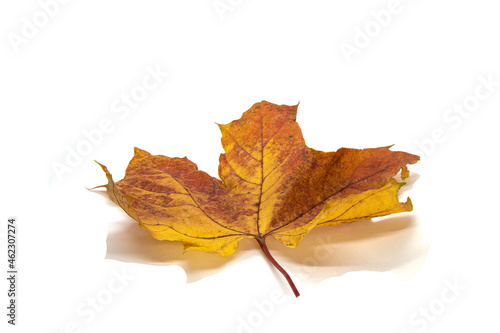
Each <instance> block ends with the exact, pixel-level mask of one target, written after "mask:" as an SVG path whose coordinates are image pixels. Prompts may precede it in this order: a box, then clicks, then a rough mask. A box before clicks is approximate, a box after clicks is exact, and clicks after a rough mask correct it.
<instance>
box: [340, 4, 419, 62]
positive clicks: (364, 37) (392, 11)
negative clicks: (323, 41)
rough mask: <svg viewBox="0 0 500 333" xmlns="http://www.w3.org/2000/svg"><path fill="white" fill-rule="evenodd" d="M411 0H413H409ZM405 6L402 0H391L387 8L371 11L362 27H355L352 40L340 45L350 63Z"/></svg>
mask: <svg viewBox="0 0 500 333" xmlns="http://www.w3.org/2000/svg"><path fill="white" fill-rule="evenodd" d="M409 1H411V0H409ZM403 9H404V7H403V5H402V4H401V1H400V0H390V1H389V2H388V3H387V6H386V8H385V9H380V10H378V11H375V10H372V11H371V12H370V18H371V19H370V20H369V21H367V22H366V23H365V24H364V26H363V27H362V28H360V27H359V26H355V27H354V36H353V37H352V42H350V43H348V42H345V41H342V42H340V44H339V47H340V50H341V51H342V54H343V55H344V58H345V60H346V61H347V63H348V64H350V63H351V62H352V57H353V56H354V55H359V54H360V53H361V51H362V50H364V49H365V48H367V47H368V46H369V45H370V44H371V42H372V40H373V39H374V38H376V37H378V35H380V33H381V32H382V31H383V29H385V28H387V27H388V26H389V25H390V24H391V22H392V21H393V18H394V17H395V16H396V15H398V14H400V13H401V12H402V11H403Z"/></svg>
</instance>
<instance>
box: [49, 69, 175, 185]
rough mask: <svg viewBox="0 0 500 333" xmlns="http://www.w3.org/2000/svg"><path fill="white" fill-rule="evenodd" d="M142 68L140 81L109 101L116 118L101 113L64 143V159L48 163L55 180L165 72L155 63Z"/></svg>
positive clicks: (101, 139) (79, 160)
mask: <svg viewBox="0 0 500 333" xmlns="http://www.w3.org/2000/svg"><path fill="white" fill-rule="evenodd" d="M145 71H146V75H144V77H143V79H142V81H141V83H139V84H136V85H134V86H133V87H132V88H131V89H130V91H129V92H128V93H122V94H121V95H120V97H117V98H115V99H114V100H113V102H112V103H111V105H110V109H111V112H113V113H115V114H116V115H117V118H118V119H115V120H113V117H103V118H102V119H100V120H99V121H98V122H97V125H96V126H95V127H94V128H91V129H84V130H82V136H83V138H81V139H80V140H79V141H78V142H77V143H76V144H74V145H72V146H69V145H68V146H66V150H67V153H66V157H65V158H64V160H61V161H53V162H52V163H51V168H52V171H53V172H54V176H56V177H57V179H58V180H59V181H63V179H64V177H65V175H66V174H69V173H71V172H73V170H74V169H75V168H76V167H78V166H79V165H80V164H81V163H82V162H83V161H84V158H85V157H87V156H89V155H90V154H91V153H92V152H93V150H94V148H95V147H97V146H100V145H101V144H102V143H103V142H104V138H105V136H106V135H108V134H110V133H112V132H113V131H114V129H115V126H116V125H117V124H118V123H119V121H120V120H121V121H123V120H125V119H126V118H128V117H129V116H130V114H131V112H132V110H135V109H137V108H138V107H139V106H140V105H141V102H144V100H146V98H147V97H148V96H149V94H150V93H151V92H152V91H153V90H155V89H157V88H158V87H159V86H160V85H161V84H162V83H163V82H164V80H165V78H166V77H167V76H168V72H164V71H162V69H161V68H160V66H159V65H156V67H155V68H152V67H151V66H146V68H145ZM115 118H116V117H115Z"/></svg>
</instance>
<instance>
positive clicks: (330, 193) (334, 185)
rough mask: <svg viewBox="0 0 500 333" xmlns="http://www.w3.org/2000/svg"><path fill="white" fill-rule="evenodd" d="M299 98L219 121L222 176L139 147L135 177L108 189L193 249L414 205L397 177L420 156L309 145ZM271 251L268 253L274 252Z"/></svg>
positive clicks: (131, 171) (284, 235)
mask: <svg viewBox="0 0 500 333" xmlns="http://www.w3.org/2000/svg"><path fill="white" fill-rule="evenodd" d="M296 113H297V106H286V105H275V104H272V103H268V102H261V103H256V104H254V105H253V106H252V107H251V108H250V109H249V110H248V111H246V112H245V113H243V115H242V117H241V118H240V119H238V120H235V121H233V122H231V123H229V124H227V125H219V128H220V130H221V132H222V140H221V141H222V146H223V148H224V151H225V153H224V154H221V155H220V158H219V177H220V179H217V178H214V177H211V176H210V175H208V174H207V173H205V172H203V171H200V170H198V168H197V166H196V164H194V163H193V162H191V161H190V160H188V159H187V158H170V157H166V156H162V155H151V154H149V153H148V152H146V151H144V150H141V149H138V148H135V155H134V157H133V158H132V160H131V161H130V164H129V165H128V167H127V170H126V175H125V178H124V179H122V180H120V181H118V182H116V183H115V182H114V181H113V179H112V177H111V174H110V173H109V172H108V170H107V168H106V167H105V166H104V165H101V167H102V168H103V170H104V171H105V172H106V176H107V178H108V185H107V191H108V194H109V196H110V198H111V200H112V201H113V202H115V203H116V204H118V205H119V206H120V207H122V208H123V209H124V210H125V211H126V212H127V213H128V214H129V215H130V216H131V217H132V218H134V219H135V220H137V221H138V222H139V225H140V226H141V227H142V228H144V229H146V230H147V231H149V232H150V233H151V235H153V236H154V237H155V238H157V239H160V240H171V241H182V242H183V243H184V247H185V250H201V251H210V252H218V253H220V254H221V255H222V256H228V255H230V254H232V253H233V252H234V251H235V250H236V248H237V245H238V242H239V241H240V240H241V239H242V238H245V237H250V238H256V239H257V240H258V241H259V244H261V246H262V244H264V243H263V241H264V239H265V238H266V237H268V236H272V237H274V238H275V239H277V240H278V241H280V242H282V243H284V244H285V245H287V246H290V247H295V246H297V245H298V243H299V242H300V241H301V239H302V238H303V237H304V236H305V235H306V234H307V233H308V232H309V231H310V230H311V229H312V228H314V227H316V226H328V225H335V224H341V223H350V222H354V221H357V220H361V219H369V218H372V217H376V216H383V215H388V214H393V213H398V212H405V211H410V210H411V209H412V205H411V201H410V200H408V202H406V203H400V202H399V200H398V197H397V192H398V190H399V188H400V187H401V186H402V185H404V183H397V182H396V181H395V180H394V179H393V178H392V177H393V176H394V175H396V174H397V173H398V172H399V171H400V170H402V177H403V178H404V177H407V176H408V169H407V168H406V165H407V164H412V163H416V162H417V161H418V159H419V157H418V156H416V155H412V154H408V153H405V152H399V151H391V150H390V149H389V148H390V147H381V148H371V149H348V148H341V149H339V150H337V151H336V152H322V151H317V150H314V149H312V148H309V147H307V146H306V144H305V142H304V139H303V137H302V132H301V130H300V127H299V125H298V124H297V122H296V121H295V119H296ZM266 255H267V254H266Z"/></svg>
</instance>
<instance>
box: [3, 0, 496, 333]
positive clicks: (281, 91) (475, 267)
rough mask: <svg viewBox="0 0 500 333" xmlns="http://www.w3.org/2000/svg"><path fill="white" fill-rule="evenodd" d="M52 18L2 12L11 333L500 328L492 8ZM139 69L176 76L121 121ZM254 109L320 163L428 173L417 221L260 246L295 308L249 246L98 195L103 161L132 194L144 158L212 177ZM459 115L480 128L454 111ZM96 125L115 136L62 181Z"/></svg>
mask: <svg viewBox="0 0 500 333" xmlns="http://www.w3.org/2000/svg"><path fill="white" fill-rule="evenodd" d="M44 3H50V1H49V0H42V1H41V2H37V1H26V0H24V1H15V2H14V1H9V2H7V1H3V2H2V3H1V5H0V22H1V23H0V29H1V36H2V41H1V43H0V52H1V53H0V57H1V61H0V91H1V95H0V96H1V98H0V110H1V117H2V119H1V122H0V124H1V125H0V126H1V129H0V136H1V139H0V142H1V147H2V149H1V156H2V157H1V163H0V169H1V172H0V174H1V177H2V191H1V194H0V195H1V200H0V202H1V205H0V207H1V208H0V209H1V214H0V218H1V219H2V220H3V222H2V223H1V225H2V227H1V234H2V246H1V249H2V250H1V252H2V254H1V256H0V258H2V259H1V261H2V262H3V263H2V264H1V265H0V266H2V267H4V268H3V269H5V270H6V264H7V257H6V250H5V249H6V245H5V244H6V238H5V237H6V236H5V229H6V222H7V218H8V217H11V216H13V217H16V218H17V220H18V245H19V251H18V267H19V272H20V273H19V281H18V309H17V310H18V319H17V320H18V325H17V326H16V327H12V326H11V325H7V323H6V321H7V317H6V315H5V314H6V312H7V310H6V309H5V306H4V305H6V304H7V296H6V294H7V283H6V282H7V281H6V279H4V278H2V283H0V288H1V289H0V295H2V296H1V298H0V299H1V300H0V304H2V309H3V310H1V315H0V318H2V319H1V322H2V323H1V325H2V327H3V328H2V332H4V328H5V327H7V328H8V332H57V333H60V332H110V331H112V332H129V331H130V332H133V331H139V330H140V331H144V332H311V331H313V332H366V331H370V332H384V333H387V332H394V333H403V332H407V333H412V332H445V331H446V332H452V331H479V332H482V331H484V332H486V331H488V332H493V331H498V330H499V328H500V324H499V323H498V319H497V315H498V312H499V310H500V307H499V305H498V304H499V303H498V299H499V297H500V288H499V286H498V281H499V280H500V274H499V270H498V269H497V267H498V253H499V250H500V245H499V242H498V235H499V233H500V226H499V223H498V222H499V219H498V217H496V213H495V212H494V211H493V210H494V208H495V207H496V205H497V201H498V194H497V192H496V191H497V189H498V187H499V180H498V175H497V167H498V163H497V162H498V158H497V155H498V146H497V142H498V139H499V131H498V124H499V120H500V117H499V116H498V108H499V106H500V96H499V95H500V86H499V84H498V82H500V62H499V59H500V46H499V42H500V41H499V39H498V31H500V20H499V19H498V13H499V9H500V8H499V7H498V6H497V5H496V3H495V2H493V1H487V0H479V1H451V0H450V1H430V0H419V1H416V0H415V1H409V0H401V1H400V2H399V4H397V3H395V4H394V3H393V4H392V5H391V2H390V1H356V2H354V1H335V2H333V1H307V2H306V1H290V0H288V1H284V0H282V1H263V0H260V1H259V0H242V1H236V0H232V1H229V0H223V1H221V2H220V3H222V4H226V5H227V6H230V9H231V10H227V11H225V12H223V13H220V12H217V10H216V9H215V7H214V2H213V1H212V0H204V1H158V0H156V1H155V0H146V1H123V0H121V1H118V0H114V1H95V0H87V1H77V0H74V1H67V3H65V4H62V0H61V3H60V4H59V5H58V8H56V7H54V6H53V5H52V7H50V6H49V7H47V8H49V9H46V10H48V11H52V12H51V14H52V15H51V16H48V15H47V14H43V9H42V7H41V4H44ZM54 3H58V2H53V1H52V4H54ZM388 8H389V9H392V10H393V13H392V14H391V17H390V19H389V18H388V17H387V15H386V16H383V15H381V14H380V15H379V20H382V21H381V22H382V23H383V24H382V23H377V21H376V20H375V16H377V15H373V14H371V12H372V11H374V12H375V13H386V12H384V10H387V9H388ZM381 11H382V12H381ZM44 15H45V16H44ZM44 18H48V19H47V20H46V21H44ZM34 21H35V23H36V24H37V25H38V26H39V27H38V28H37V27H36V26H35V29H36V30H33V28H32V29H31V30H30V29H29V27H28V26H27V25H29V24H30V23H29V22H31V23H33V22H34ZM365 28H366V29H371V30H369V34H370V35H371V37H370V36H368V37H366V36H365V37H363V35H362V33H360V32H359V31H363V30H364V29H365ZM23 34H24V35H23ZM23 38H24V39H23ZM16 41H17V42H16ZM20 41H22V42H20ZM347 44H349V45H351V47H356V48H357V49H356V52H357V53H353V54H351V55H350V56H346V54H344V53H343V51H342V47H344V48H346V45H347ZM147 68H150V69H159V70H160V71H162V72H168V73H169V75H168V77H166V78H163V79H162V82H161V84H158V86H157V87H156V88H155V89H153V90H152V91H149V92H148V93H147V96H145V98H144V100H143V101H141V102H140V103H138V104H137V106H136V107H135V108H130V109H129V110H128V111H129V112H128V113H126V111H125V110H124V109H122V111H120V112H115V111H117V109H116V108H117V106H118V104H117V103H121V102H120V99H121V98H122V96H123V94H130V93H131V92H132V91H135V90H138V89H140V85H141V84H142V82H143V79H144V78H145V77H146V76H147V75H148V71H147ZM488 79H489V80H491V81H493V82H494V84H490V85H489V86H488V87H487V86H485V85H484V84H483V83H482V81H481V80H483V81H484V80H488ZM150 82H152V81H150ZM495 82H496V83H495ZM137 87H139V88H137ZM134 89H135V90H134ZM488 89H490V90H488ZM477 93H479V94H480V97H481V100H480V99H478V98H477V97H476V94H477ZM261 100H267V101H270V102H273V103H276V104H289V105H292V104H297V103H298V102H299V101H300V106H299V111H298V117H297V121H298V122H299V124H300V126H301V128H302V130H303V134H304V137H305V140H306V143H307V144H308V146H310V147H313V148H315V149H319V150H325V151H331V150H336V149H338V148H339V147H353V148H363V147H378V146H386V145H390V144H395V146H394V147H393V150H404V151H409V152H417V150H419V151H420V152H418V153H419V154H420V155H421V156H422V157H423V160H422V161H421V162H419V163H418V164H417V165H415V166H413V167H412V168H411V171H412V172H413V176H412V178H410V182H412V183H413V182H414V183H413V185H412V187H411V188H410V189H409V190H408V191H407V192H406V193H405V194H404V196H405V197H406V195H410V196H411V198H412V201H413V203H414V207H415V208H414V211H413V212H412V213H407V214H400V215H395V216H390V217H385V218H379V219H377V220H376V221H373V222H370V221H363V222H358V223H355V224H351V225H346V226H341V227H329V228H319V229H317V230H313V231H312V232H311V233H310V235H308V236H307V237H306V238H305V239H304V241H303V242H302V243H301V244H300V245H299V247H298V248H296V249H288V248H285V247H284V246H283V245H281V244H279V243H277V242H275V241H272V240H269V247H270V249H271V252H272V253H273V254H274V256H275V257H276V259H277V260H278V261H279V262H280V263H281V264H282V265H283V266H284V267H285V268H286V269H287V270H288V271H289V272H290V273H291V274H292V275H293V276H294V279H295V281H296V282H297V284H298V285H299V290H300V291H301V293H302V295H301V296H300V297H299V298H298V299H295V298H294V297H293V295H292V293H291V291H290V289H289V287H288V285H287V284H286V283H285V282H284V279H283V278H282V276H281V275H280V274H279V273H278V272H277V271H276V270H275V269H274V268H273V267H272V266H271V265H270V264H269V263H268V262H267V261H266V259H265V258H264V256H263V255H262V253H261V252H260V249H259V248H258V246H257V243H256V242H255V241H253V240H250V239H249V240H246V241H242V242H241V243H240V247H239V249H238V251H237V252H236V253H235V254H234V255H232V256H230V257H228V258H221V257H220V256H219V255H217V254H210V253H203V252H188V253H185V254H182V246H181V244H179V243H168V242H159V241H156V240H154V239H153V238H152V237H150V236H149V235H148V234H147V233H146V232H145V231H143V230H142V229H140V228H139V227H138V226H137V225H136V223H135V221H133V220H131V219H130V218H129V217H128V216H127V215H126V214H125V213H123V212H122V211H121V210H120V209H119V208H118V207H116V206H114V205H113V204H112V203H110V202H109V200H108V199H107V198H106V197H105V195H103V194H102V192H101V193H99V192H98V193H96V192H90V191H87V190H86V189H85V187H92V186H96V185H101V184H103V183H105V181H106V180H105V176H104V174H103V173H102V170H100V168H99V167H98V165H97V164H95V163H94V162H93V160H97V161H99V162H101V163H104V164H106V165H107V167H108V168H109V170H110V171H111V172H112V173H113V175H114V177H115V179H116V180H118V179H121V178H122V177H123V175H124V170H125V168H126V166H127V164H128V161H129V160H130V158H131V157H132V154H133V147H134V146H137V147H140V148H142V149H145V150H147V151H149V152H151V153H153V154H163V155H167V156H172V157H173V156H180V157H182V156H187V157H188V158H190V159H191V160H192V161H194V162H195V163H197V164H198V166H199V168H200V169H202V170H205V171H207V172H208V173H209V174H211V175H213V176H217V163H218V156H219V154H220V153H221V152H222V148H221V146H220V132H219V130H218V128H217V126H216V125H215V122H217V123H228V122H230V121H232V120H234V119H238V118H239V117H240V116H241V113H242V112H244V111H246V110H247V109H248V108H250V106H251V105H252V104H253V103H256V102H259V101H261ZM475 102H477V105H476V104H474V103H475ZM463 103H469V105H468V106H467V107H468V108H469V109H471V110H472V111H470V112H469V111H467V110H465V109H464V110H465V112H464V113H463V115H459V114H458V113H456V112H455V111H453V107H454V105H458V106H460V105H463ZM121 105H122V106H123V104H121ZM450 108H452V110H451V111H447V110H449V109H450ZM103 119H109V121H111V122H112V127H111V129H110V128H108V133H105V134H103V136H102V138H99V136H98V135H96V136H94V139H95V140H94V141H95V143H94V144H91V145H90V146H88V143H87V146H86V147H84V148H87V150H86V151H85V154H86V156H82V158H81V160H73V163H72V166H68V165H67V161H66V160H67V159H68V158H69V157H68V156H70V155H71V154H72V151H73V154H74V150H76V149H77V148H78V147H80V149H83V148H82V147H83V146H85V143H84V142H85V141H86V140H88V139H87V138H86V136H85V134H84V133H85V132H87V133H88V132H91V133H95V130H96V129H98V128H99V126H100V123H101V122H102V121H103ZM92 131H94V132H92ZM433 136H434V137H433ZM431 140H432V141H431ZM87 142H88V141H87ZM422 147H423V148H422ZM73 158H74V157H73ZM58 163H59V164H58ZM55 165H59V166H60V165H66V166H67V169H64V170H65V171H66V172H64V173H63V174H62V175H61V174H60V177H58V176H57V175H56V173H55V172H54V166H55ZM116 275H121V276H122V277H121V278H120V279H117V278H116ZM452 285H455V287H450V286H452ZM457 285H458V286H457ZM93 300H94V301H95V304H94V307H92V305H91V304H92V301H93ZM426 313H427V314H426Z"/></svg>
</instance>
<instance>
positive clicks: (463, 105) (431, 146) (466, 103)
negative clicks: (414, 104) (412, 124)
mask: <svg viewBox="0 0 500 333" xmlns="http://www.w3.org/2000/svg"><path fill="white" fill-rule="evenodd" d="M477 80H478V81H479V84H477V85H476V87H475V88H474V91H472V92H471V93H470V94H469V95H467V96H465V97H464V98H463V99H462V100H461V101H459V102H457V103H454V104H453V105H452V106H451V107H449V108H447V109H446V110H445V111H444V113H443V115H442V119H443V122H444V123H445V124H446V126H439V127H436V128H434V129H433V130H432V131H431V134H430V136H429V137H428V138H424V139H420V140H415V145H416V146H417V147H418V149H417V150H414V151H412V152H411V153H412V154H416V155H419V156H420V158H421V159H422V162H424V161H425V159H426V158H427V157H429V156H431V155H432V154H434V152H435V151H436V148H437V146H438V145H439V144H442V143H444V142H445V141H446V140H448V138H449V133H450V132H451V130H454V131H456V130H458V129H459V128H460V127H461V126H462V124H463V122H464V121H465V120H466V119H468V118H469V117H471V116H472V115H473V114H474V112H477V111H478V109H479V108H480V105H481V102H484V101H486V100H487V99H490V98H491V97H492V96H493V95H494V94H495V93H496V92H497V90H498V87H500V81H496V80H495V79H494V78H493V74H489V75H488V76H487V77H486V76H484V75H480V76H478V78H477Z"/></svg>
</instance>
